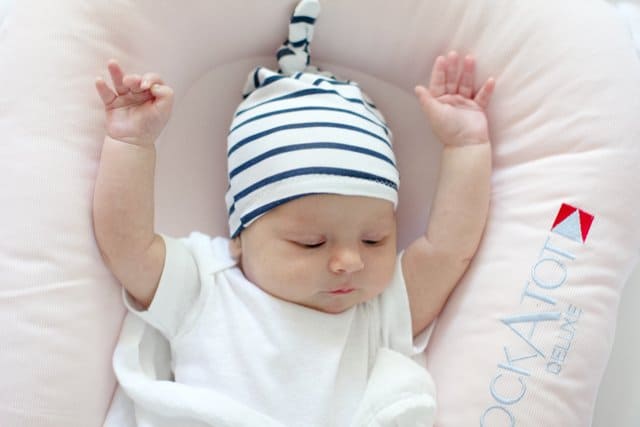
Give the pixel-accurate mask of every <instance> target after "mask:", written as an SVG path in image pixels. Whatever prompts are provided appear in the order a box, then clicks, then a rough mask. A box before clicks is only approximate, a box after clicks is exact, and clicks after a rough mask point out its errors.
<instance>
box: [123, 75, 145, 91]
mask: <svg viewBox="0 0 640 427" xmlns="http://www.w3.org/2000/svg"><path fill="white" fill-rule="evenodd" d="M141 82H142V77H140V76H139V75H138V74H127V75H126V76H124V77H123V78H122V83H123V84H124V85H125V86H126V87H127V88H128V89H129V90H130V91H131V92H133V93H141V92H144V90H143V89H141V88H140V83H141Z"/></svg>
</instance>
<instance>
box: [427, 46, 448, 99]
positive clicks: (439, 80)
mask: <svg viewBox="0 0 640 427" xmlns="http://www.w3.org/2000/svg"><path fill="white" fill-rule="evenodd" d="M446 65H447V61H446V60H445V59H444V57H443V56H438V57H437V58H436V60H435V62H434V63H433V69H432V70H431V82H430V83H429V91H430V92H431V94H432V95H433V96H436V97H437V96H440V95H444V94H445V93H447V88H446V87H445V83H446V82H447V80H446Z"/></svg>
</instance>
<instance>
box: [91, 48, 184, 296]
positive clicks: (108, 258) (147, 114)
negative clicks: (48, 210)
mask: <svg viewBox="0 0 640 427" xmlns="http://www.w3.org/2000/svg"><path fill="white" fill-rule="evenodd" d="M108 69H109V73H110V74H111V79H112V81H113V86H114V89H115V91H114V90H112V89H111V88H109V86H107V84H106V82H105V81H104V80H103V79H101V78H98V79H97V80H96V89H97V91H98V94H99V95H100V98H101V99H102V102H103V103H104V107H105V116H106V136H105V139H104V144H103V146H102V154H101V157H100V166H99V168H98V175H97V177H96V185H95V190H94V197H93V227H94V232H95V235H96V240H97V242H98V247H99V248H100V252H101V254H102V256H103V258H104V260H105V262H106V263H107V265H108V266H109V268H110V269H111V271H112V272H113V274H114V275H115V276H116V278H117V279H118V280H119V281H120V283H121V284H122V285H123V286H124V287H125V288H126V289H127V291H128V292H129V293H130V294H131V295H132V296H133V297H134V298H135V299H136V301H138V302H139V303H140V304H141V305H143V306H144V307H147V306H148V305H149V304H150V303H151V300H152V299H153V296H154V294H155V291H156V289H157V286H158V281H159V279H160V275H161V273H162V269H163V266H164V256H165V247H164V241H163V240H162V238H161V237H160V236H158V235H157V234H156V233H155V232H154V225H153V222H154V185H153V184H154V170H155V158H156V151H155V146H154V142H155V140H156V138H157V137H158V135H159V134H160V132H161V131H162V129H163V128H164V126H165V124H166V123H167V121H168V119H169V115H170V113H171V107H172V102H173V91H172V89H171V88H170V87H168V86H166V85H164V84H163V83H162V80H161V79H160V77H159V76H158V75H157V74H153V73H149V74H145V75H144V76H139V75H135V74H130V75H124V73H123V72H122V69H121V68H120V66H119V65H118V63H117V62H115V61H113V60H112V61H109V64H108Z"/></svg>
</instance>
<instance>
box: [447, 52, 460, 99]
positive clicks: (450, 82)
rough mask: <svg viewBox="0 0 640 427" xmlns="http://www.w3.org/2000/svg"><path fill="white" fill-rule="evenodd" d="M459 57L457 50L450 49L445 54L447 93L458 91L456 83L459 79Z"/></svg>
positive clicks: (453, 93)
mask: <svg viewBox="0 0 640 427" xmlns="http://www.w3.org/2000/svg"><path fill="white" fill-rule="evenodd" d="M459 69H460V57H459V56H458V52H456V51H454V50H452V51H451V52H449V55H447V71H446V80H447V83H446V87H447V93H449V94H452V95H455V94H456V93H458V83H459V79H460V75H459Z"/></svg>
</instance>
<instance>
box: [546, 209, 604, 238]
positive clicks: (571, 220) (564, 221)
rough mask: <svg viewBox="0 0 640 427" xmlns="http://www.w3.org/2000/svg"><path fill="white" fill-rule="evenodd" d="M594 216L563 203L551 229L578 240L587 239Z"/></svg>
mask: <svg viewBox="0 0 640 427" xmlns="http://www.w3.org/2000/svg"><path fill="white" fill-rule="evenodd" d="M593 219H594V216H593V215H591V214H590V213H588V212H585V211H583V210H582V209H578V208H576V207H574V206H571V205H568V204H566V203H563V204H562V206H560V210H559V211H558V215H556V219H555V221H554V222H553V225H552V226H551V231H552V232H554V233H556V234H559V235H561V236H564V237H566V238H568V239H571V240H574V241H576V242H581V243H584V242H585V241H586V240H587V235H588V234H589V229H591V224H592V223H593Z"/></svg>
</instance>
